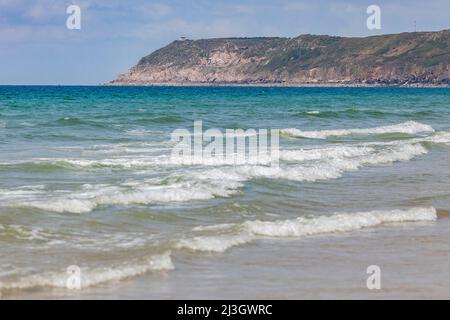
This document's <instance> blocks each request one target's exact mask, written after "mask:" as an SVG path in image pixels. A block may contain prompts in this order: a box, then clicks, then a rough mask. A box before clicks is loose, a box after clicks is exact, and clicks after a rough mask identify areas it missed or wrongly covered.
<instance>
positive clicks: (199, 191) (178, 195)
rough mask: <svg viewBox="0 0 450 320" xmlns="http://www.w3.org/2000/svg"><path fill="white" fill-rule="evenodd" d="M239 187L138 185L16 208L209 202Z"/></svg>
mask: <svg viewBox="0 0 450 320" xmlns="http://www.w3.org/2000/svg"><path fill="white" fill-rule="evenodd" d="M240 187H242V183H240V182H239V181H236V180H228V181H222V183H219V182H214V181H207V182H205V183H201V182H199V181H197V182H196V181H191V182H187V183H179V184H173V185H167V186H145V185H144V186H138V187H136V188H135V189H133V190H129V191H126V190H122V189H120V188H116V189H115V190H109V189H107V190H105V191H98V192H97V193H98V194H97V195H92V196H91V195H90V194H89V193H79V194H77V193H72V194H71V195H67V197H64V198H62V197H61V198H47V199H39V200H33V201H23V202H21V203H17V204H16V206H25V207H33V208H38V209H41V210H47V211H53V212H70V213H87V212H91V211H92V210H94V209H95V208H97V207H98V206H100V205H132V204H151V203H177V202H186V201H195V200H209V199H212V198H215V197H229V196H231V195H233V194H235V193H236V192H237V189H238V188H240Z"/></svg>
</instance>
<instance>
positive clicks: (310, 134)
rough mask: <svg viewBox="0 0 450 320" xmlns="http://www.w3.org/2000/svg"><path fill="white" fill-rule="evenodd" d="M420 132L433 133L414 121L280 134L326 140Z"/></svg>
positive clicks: (297, 130)
mask: <svg viewBox="0 0 450 320" xmlns="http://www.w3.org/2000/svg"><path fill="white" fill-rule="evenodd" d="M420 132H434V129H433V128H432V127H431V126H429V125H427V124H422V123H419V122H415V121H407V122H403V123H399V124H395V125H390V126H381V127H374V128H363V129H336V130H319V131H302V130H299V129H295V128H287V129H281V134H284V135H286V136H292V137H300V138H311V139H326V138H328V137H340V136H347V135H371V134H384V133H406V134H416V133H420Z"/></svg>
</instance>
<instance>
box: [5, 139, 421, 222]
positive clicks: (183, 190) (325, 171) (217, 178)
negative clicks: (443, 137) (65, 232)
mask: <svg viewBox="0 0 450 320" xmlns="http://www.w3.org/2000/svg"><path fill="white" fill-rule="evenodd" d="M427 152H428V151H427V149H426V148H425V147H424V146H422V145H421V144H420V143H415V144H410V143H404V142H402V143H396V144H389V143H388V144H386V145H382V146H381V147H380V145H376V146H355V147H351V146H341V147H329V148H324V149H312V150H290V151H283V152H281V153H280V155H281V158H282V159H284V160H288V161H294V162H303V161H309V160H314V161H311V162H305V163H296V164H290V165H283V164H282V165H280V166H278V167H276V166H262V165H257V166H252V165H243V166H227V167H222V168H214V169H205V168H199V169H198V170H189V171H184V172H183V173H180V174H176V175H175V176H172V180H174V181H175V182H173V183H169V184H164V185H159V183H160V182H161V181H159V182H158V181H149V182H147V181H143V182H142V181H136V183H135V184H132V185H120V186H104V185H98V186H93V187H92V188H90V189H89V188H88V189H86V190H83V191H82V192H81V191H78V192H70V193H67V192H63V193H62V192H56V193H55V195H56V196H55V195H52V194H48V195H46V194H45V193H44V194H43V193H42V191H39V193H37V194H34V193H27V194H25V195H20V197H19V198H17V197H13V198H11V197H9V198H5V197H6V196H5V195H3V196H1V195H0V199H2V198H3V199H2V200H3V204H4V205H13V206H28V207H34V208H39V209H42V210H47V211H54V212H72V213H86V212H90V211H92V210H94V209H96V208H97V207H98V206H101V205H105V206H107V205H133V204H151V203H177V202H187V201H196V200H209V199H212V198H215V197H230V196H232V195H234V194H236V193H237V192H238V191H239V188H241V187H242V186H243V183H244V182H245V181H248V180H251V179H254V178H270V179H284V180H292V181H308V182H314V181H317V180H327V179H336V178H339V177H341V176H342V175H343V174H344V173H345V172H350V171H356V170H358V169H360V168H361V167H363V166H372V165H381V164H390V163H394V162H397V161H408V160H410V159H412V158H414V157H416V156H419V155H423V154H426V153H427ZM179 179H182V181H180V180H179ZM30 198H31V199H30Z"/></svg>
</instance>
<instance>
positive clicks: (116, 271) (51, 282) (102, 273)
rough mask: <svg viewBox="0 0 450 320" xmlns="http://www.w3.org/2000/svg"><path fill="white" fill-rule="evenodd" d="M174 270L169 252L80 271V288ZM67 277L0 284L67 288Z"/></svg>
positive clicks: (59, 274) (17, 287) (37, 277)
mask: <svg viewBox="0 0 450 320" xmlns="http://www.w3.org/2000/svg"><path fill="white" fill-rule="evenodd" d="M173 269H175V267H174V265H173V263H172V259H171V258H170V252H165V253H163V254H160V255H153V256H151V257H150V258H148V259H146V260H145V261H143V262H135V263H127V264H123V265H119V266H115V267H105V268H96V269H90V270H89V269H87V270H81V271H82V273H81V288H82V289H83V288H87V287H91V286H95V285H98V284H102V283H106V282H112V281H120V280H124V279H127V278H131V277H135V276H138V275H141V274H144V273H147V272H150V271H162V270H173ZM67 279H68V275H67V272H66V271H65V270H61V272H51V273H50V272H49V273H42V274H35V275H30V276H25V277H22V278H20V279H19V280H16V281H10V282H0V291H2V290H24V289H33V288H42V287H50V288H67Z"/></svg>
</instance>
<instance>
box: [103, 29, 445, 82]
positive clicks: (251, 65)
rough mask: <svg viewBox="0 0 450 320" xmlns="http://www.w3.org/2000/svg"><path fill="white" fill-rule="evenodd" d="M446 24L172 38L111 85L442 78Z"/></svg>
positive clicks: (429, 80)
mask: <svg viewBox="0 0 450 320" xmlns="http://www.w3.org/2000/svg"><path fill="white" fill-rule="evenodd" d="M449 64H450V30H443V31H439V32H416V33H402V34H395V35H382V36H373V37H367V38H343V37H330V36H314V35H302V36H299V37H296V38H229V39H207V40H196V41H193V40H184V41H174V42H172V43H171V44H169V45H168V46H166V47H164V48H162V49H159V50H157V51H155V52H153V53H152V54H150V55H148V56H146V57H144V58H142V59H141V60H140V61H139V63H138V64H137V65H136V66H134V67H133V68H131V69H130V70H129V71H128V72H127V73H125V74H122V75H120V76H119V77H118V78H117V79H116V80H114V81H112V82H111V83H110V84H112V85H151V84H190V83H192V84H195V83H197V84H200V83H205V84H262V83H287V84H301V83H336V82H338V83H339V82H340V83H368V84H404V83H409V84H411V83H423V84H450V80H449V79H450V68H449Z"/></svg>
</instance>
